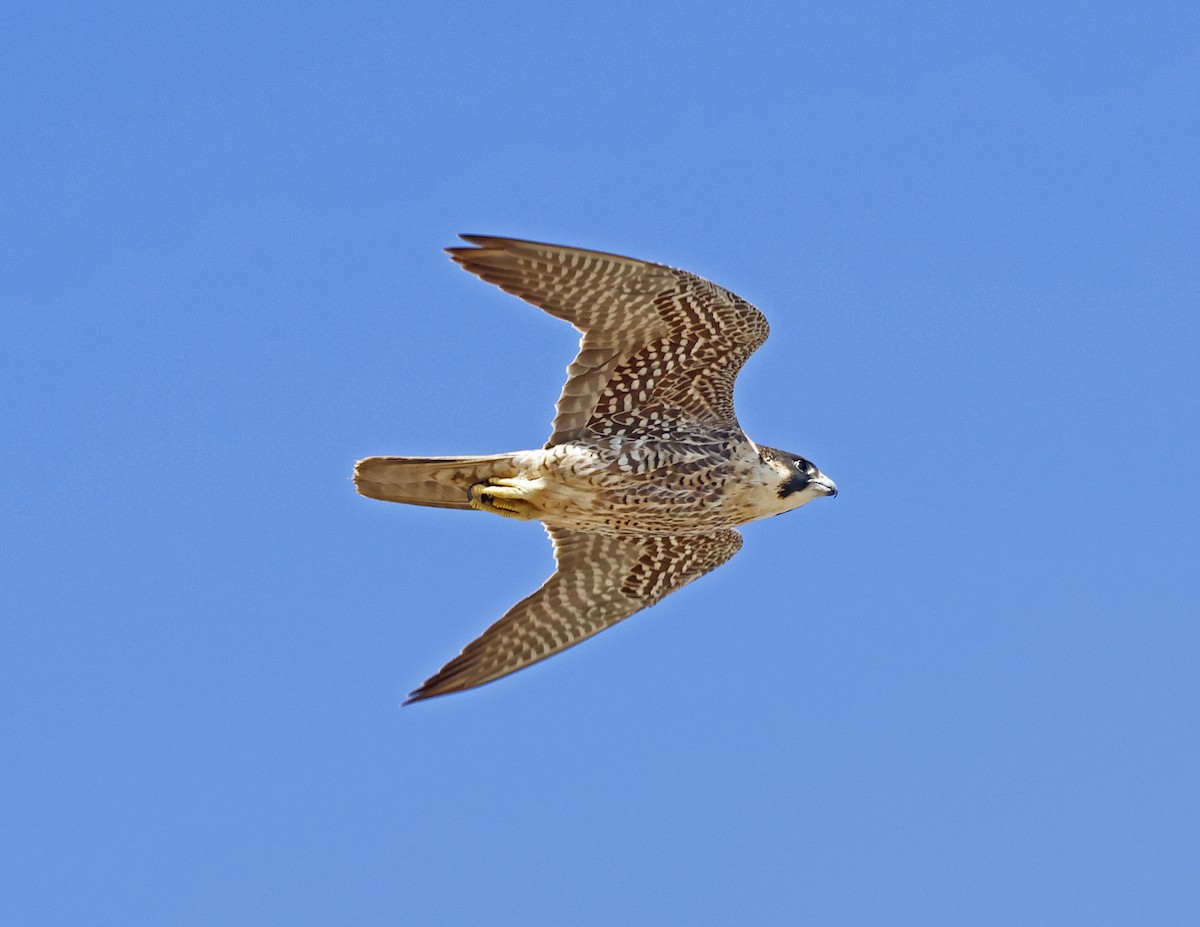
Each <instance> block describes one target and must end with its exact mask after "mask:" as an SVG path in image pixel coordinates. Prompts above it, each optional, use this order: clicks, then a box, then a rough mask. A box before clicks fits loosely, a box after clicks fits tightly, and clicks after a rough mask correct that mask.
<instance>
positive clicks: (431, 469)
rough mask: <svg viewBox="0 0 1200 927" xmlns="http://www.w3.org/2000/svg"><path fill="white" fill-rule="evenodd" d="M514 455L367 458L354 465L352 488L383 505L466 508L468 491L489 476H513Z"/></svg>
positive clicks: (467, 506)
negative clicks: (401, 503) (401, 504)
mask: <svg viewBox="0 0 1200 927" xmlns="http://www.w3.org/2000/svg"><path fill="white" fill-rule="evenodd" d="M516 456H517V455H516V454H498V455H496V456H494V457H368V458H366V459H365V460H360V461H359V462H358V463H357V464H355V465H354V487H355V488H356V489H357V490H358V491H359V492H360V493H361V494H362V495H364V496H369V497H370V498H372V499H382V500H383V501H384V502H405V503H407V504H408V505H431V506H434V507H435V508H440V509H469V508H470V507H471V504H470V503H469V502H468V501H467V492H468V490H470V488H471V487H472V486H474V485H475V484H476V483H482V482H484V481H485V480H487V479H489V478H491V477H500V478H505V477H512V476H516V475H517V469H516V466H515V465H514V464H513V459H514V458H515V457H516Z"/></svg>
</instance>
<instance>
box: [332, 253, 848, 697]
mask: <svg viewBox="0 0 1200 927" xmlns="http://www.w3.org/2000/svg"><path fill="white" fill-rule="evenodd" d="M462 238H463V240H464V241H466V242H467V243H468V245H469V246H470V247H458V248H448V249H447V251H448V253H449V254H450V257H451V258H452V259H453V260H454V261H455V262H456V263H458V264H460V265H461V266H462V267H463V268H465V269H466V270H468V271H470V272H471V273H473V274H475V275H476V276H477V277H479V278H481V279H483V280H486V281H487V282H488V283H494V284H496V286H498V287H500V288H501V289H502V290H505V291H506V292H509V293H512V294H513V295H515V296H519V297H521V299H523V300H525V301H526V302H530V303H533V305H535V306H539V307H540V308H542V309H544V310H545V311H546V312H548V313H550V314H551V315H553V316H556V317H557V318H560V319H565V320H566V321H568V322H570V323H571V324H572V325H574V326H575V327H576V328H577V329H579V331H580V332H581V333H582V335H583V337H582V340H581V342H580V346H579V354H578V355H577V356H576V358H575V360H574V361H573V362H572V363H571V366H570V367H568V368H567V382H566V385H565V386H564V387H563V391H562V396H561V397H560V398H559V400H558V405H557V407H556V410H557V414H556V415H555V417H554V424H553V426H552V432H551V434H550V438H549V440H547V441H546V445H545V447H543V448H541V449H540V450H533V451H517V452H515V453H510V454H494V455H489V456H483V457H368V458H367V459H365V460H360V461H359V462H358V464H357V465H356V467H355V470H354V482H355V485H356V487H357V489H358V491H359V492H360V493H362V494H363V495H364V496H369V497H371V498H372V499H383V500H385V501H387V502H405V503H408V504H410V505H430V506H437V507H439V508H448V509H476V510H478V511H480V512H490V513H492V514H493V515H502V516H504V517H506V518H518V519H523V520H532V519H536V520H538V521H541V522H542V524H543V525H544V526H545V528H546V531H547V533H548V534H549V535H550V540H551V541H552V542H553V544H554V558H555V562H556V564H557V569H556V570H555V571H554V574H553V575H552V576H551V577H550V578H549V579H548V580H546V582H545V583H544V584H543V585H542V587H541V588H540V589H538V590H537V592H535V593H533V595H531V596H529V597H528V598H526V599H523V600H522V601H520V602H518V603H517V604H516V605H514V606H513V607H512V608H511V609H509V611H508V613H507V614H506V615H505V616H504V617H503V618H501V619H500V620H499V621H497V622H496V623H495V624H493V625H492V626H491V627H489V628H488V629H487V630H486V631H484V632H483V633H482V634H481V635H479V637H477V638H476V639H475V640H473V641H472V642H471V643H469V644H468V645H467V646H466V648H465V649H464V650H463V651H462V653H460V654H459V655H458V656H457V657H455V658H454V659H453V660H451V661H450V662H449V663H447V664H446V665H445V666H444V667H442V668H441V670H439V671H438V672H437V673H436V674H435V675H434V676H433V677H432V678H430V679H429V680H427V681H426V682H425V683H424V684H423V685H422V686H421V687H420V688H418V689H417V690H416V691H415V692H413V693H412V694H411V695H410V696H409V699H408V701H409V702H413V701H418V700H420V699H426V698H431V697H432V696H436V695H446V694H448V693H451V692H461V691H462V690H464V689H471V688H474V687H475V686H479V685H483V684H484V683H487V682H491V681H492V680H494V679H499V678H500V677H501V676H507V675H508V674H509V673H513V672H516V671H517V670H519V669H522V668H524V667H526V666H529V665H530V664H533V663H537V662H538V661H539V660H544V659H545V658H546V657H549V656H552V655H553V654H556V653H558V652H559V651H560V650H565V649H566V648H567V647H570V646H572V645H574V644H578V643H579V642H580V641H582V640H585V639H586V638H589V637H591V636H592V635H593V634H596V633H598V632H600V631H603V630H604V629H605V628H607V627H610V626H611V625H614V624H616V623H617V622H618V621H620V620H621V619H622V618H628V617H629V616H630V615H632V614H633V613H634V612H638V611H641V610H642V609H643V608H646V607H648V606H650V605H653V604H654V603H655V602H657V601H658V600H659V599H661V598H663V596H666V595H669V594H670V593H672V592H674V591H675V590H676V589H679V588H681V587H683V586H684V585H686V584H687V583H690V582H691V581H692V580H694V579H696V578H698V577H700V576H703V575H704V574H705V573H708V572H709V571H710V570H715V569H716V568H717V567H719V566H720V565H721V564H723V563H725V561H727V560H728V559H729V558H730V557H732V556H733V555H734V554H736V553H737V552H738V549H739V548H740V547H741V546H742V536H741V535H740V534H738V532H737V531H735V530H734V528H735V527H736V526H737V525H741V524H745V523H746V522H749V521H754V520H756V519H759V518H766V517H767V516H768V515H778V514H780V513H782V512H787V511H789V510H791V509H795V508H799V507H800V506H802V505H804V504H805V503H806V502H810V501H812V500H813V499H818V498H820V497H822V496H836V495H837V487H836V486H835V485H834V483H833V481H832V480H831V479H829V478H828V477H827V476H825V475H824V474H822V473H821V471H820V470H818V469H817V468H816V467H815V466H814V465H813V464H811V463H810V462H809V461H807V460H805V459H804V458H803V457H800V456H798V455H796V454H789V453H787V452H786V451H779V450H775V449H773V448H769V447H763V446H761V445H758V444H755V443H754V442H753V441H751V440H750V439H749V438H748V437H746V435H745V433H743V431H742V429H741V428H740V427H739V426H738V422H737V418H736V416H735V415H734V411H733V381H734V379H735V378H736V377H737V374H738V371H739V370H740V369H741V367H742V364H744V363H745V362H746V359H747V358H748V357H749V356H750V355H751V354H752V353H754V351H755V349H756V348H757V347H758V346H759V345H760V344H762V343H763V342H764V341H765V340H766V339H767V320H766V319H765V318H763V315H762V313H761V312H759V311H758V310H757V309H755V308H754V307H753V306H752V305H750V304H749V303H748V302H746V301H745V300H744V299H742V298H740V297H738V296H735V295H734V294H733V293H730V292H729V291H728V290H724V289H722V288H721V287H719V286H716V285H715V284H713V283H710V282H709V281H707V280H704V279H702V278H701V277H697V276H695V275H693V274H689V273H687V272H686V271H682V270H675V269H674V268H671V267H666V266H664V265H662V264H652V263H650V262H648V261H639V260H635V259H634V258H627V257H620V256H618V255H615V254H604V253H601V252H598V251H584V250H583V249H581V248H566V247H562V246H560V245H547V244H539V243H537V242H531V241H519V240H517V239H512V238H492V237H489V236H485V235H463V236H462ZM405 704H407V702H406V703H405Z"/></svg>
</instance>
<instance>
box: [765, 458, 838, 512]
mask: <svg viewBox="0 0 1200 927" xmlns="http://www.w3.org/2000/svg"><path fill="white" fill-rule="evenodd" d="M758 450H759V453H760V454H761V455H762V459H763V462H764V463H765V464H767V466H769V467H770V468H771V469H772V470H773V471H775V473H777V474H778V475H779V487H778V490H777V491H778V493H779V499H780V502H781V503H782V507H783V511H785V512H786V511H790V510H792V509H798V508H800V506H802V505H804V503H806V502H811V501H812V500H813V499H820V498H821V497H822V496H836V495H837V492H838V491H837V484H836V483H834V481H833V480H831V479H830V478H829V477H827V476H826V475H825V474H824V473H822V472H821V471H820V470H818V469H817V468H816V465H815V464H813V463H812V462H811V461H809V460H806V459H805V458H803V457H801V456H800V455H799V454H790V453H788V452H787V451H780V450H776V449H775V448H773V447H760V448H759V449H758Z"/></svg>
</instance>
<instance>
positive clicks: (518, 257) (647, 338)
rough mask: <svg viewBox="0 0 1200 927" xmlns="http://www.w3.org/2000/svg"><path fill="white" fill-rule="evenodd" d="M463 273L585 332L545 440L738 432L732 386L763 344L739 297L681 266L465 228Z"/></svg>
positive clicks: (754, 315)
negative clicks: (694, 430) (694, 429)
mask: <svg viewBox="0 0 1200 927" xmlns="http://www.w3.org/2000/svg"><path fill="white" fill-rule="evenodd" d="M461 237H462V238H463V240H464V241H467V242H469V243H470V244H472V245H474V246H475V247H470V248H448V249H447V251H448V253H449V254H450V256H451V257H452V258H453V259H454V260H455V261H456V262H457V263H459V264H461V265H462V266H463V267H464V268H466V269H467V270H469V271H470V272H471V273H473V274H475V275H476V276H478V277H480V278H481V279H483V280H486V281H488V282H489V283H494V284H496V285H497V286H498V287H500V288H501V289H502V290H505V291H506V292H509V293H512V294H514V295H515V296H519V297H521V298H522V299H524V300H526V301H527V302H530V303H533V304H534V305H535V306H540V307H541V308H542V309H544V310H546V312H548V313H550V314H551V315H553V316H557V317H558V318H560V319H566V320H567V321H568V322H570V323H571V324H572V325H574V326H575V327H576V328H577V329H579V331H580V332H582V333H583V338H582V340H581V342H580V345H579V354H578V355H577V356H576V358H575V360H574V361H573V362H572V363H571V366H570V367H568V368H567V382H566V385H565V386H564V387H563V391H562V396H561V397H560V398H559V400H558V405H557V415H556V416H555V418H554V426H553V431H552V433H551V435H550V438H549V440H548V441H547V442H546V446H547V447H553V446H554V445H556V444H562V443H563V442H565V441H570V440H572V439H573V438H576V437H578V436H579V435H580V434H581V433H582V432H584V431H585V430H590V431H592V432H594V433H596V434H601V435H613V434H621V435H625V436H633V435H635V434H636V433H638V432H646V431H651V432H663V431H668V432H669V431H671V428H672V426H675V427H680V426H682V427H684V428H686V427H688V426H689V425H696V426H699V427H703V428H713V427H718V428H719V427H731V428H736V427H737V418H736V416H735V415H734V410H733V382H734V379H735V378H736V377H737V374H738V371H739V370H740V369H741V368H742V365H743V364H744V363H745V362H746V359H747V358H748V357H749V356H750V355H751V354H752V353H754V351H755V349H756V348H758V346H759V345H760V344H762V343H763V342H764V341H766V339H767V332H768V327H767V320H766V319H765V318H763V315H762V313H761V312H759V311H758V310H757V309H755V308H754V307H753V306H752V305H750V303H748V302H746V301H745V300H744V299H742V298H741V297H739V296H736V295H734V294H733V293H730V292H729V291H728V290H725V289H722V288H721V287H719V286H717V285H716V284H714V283H710V282H709V281H708V280H705V279H703V278H702V277H697V276H695V275H694V274H689V273H687V272H686V271H682V270H676V269H674V268H671V267H666V266H664V265H662V264H652V263H650V262H648V261H639V260H636V259H634V258H627V257H621V256H619V255H615V254H604V253H602V252H599V251H585V250H583V249H581V248H566V247H562V246H560V245H548V244H540V243H538V242H530V241H518V240H516V239H512V238H492V237H488V236H485V235H463V236H461Z"/></svg>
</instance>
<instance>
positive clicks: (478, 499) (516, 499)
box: [467, 480, 541, 521]
mask: <svg viewBox="0 0 1200 927" xmlns="http://www.w3.org/2000/svg"><path fill="white" fill-rule="evenodd" d="M532 491H533V490H532V487H530V486H529V485H528V481H525V480H491V481H489V482H487V483H476V484H475V485H474V486H472V487H471V488H470V489H468V490H467V502H468V503H470V505H471V508H473V509H478V510H479V511H481V512H491V513H492V514H493V515H500V516H503V517H504V518H516V519H518V520H520V521H532V520H533V519H535V518H538V517H539V516H540V514H541V513H540V512H539V511H538V509H537V506H535V505H533V503H531V502H529V501H527V497H528V496H529V495H531V494H532Z"/></svg>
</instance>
